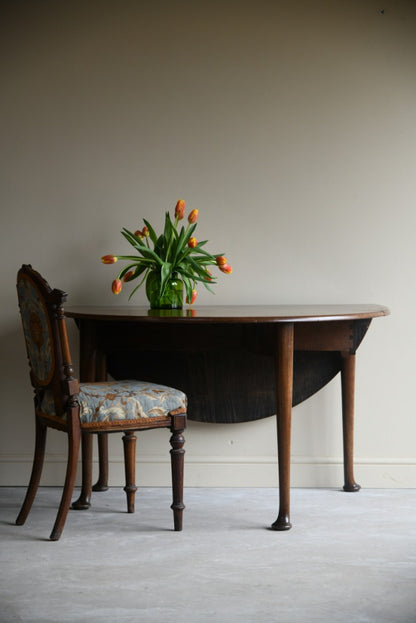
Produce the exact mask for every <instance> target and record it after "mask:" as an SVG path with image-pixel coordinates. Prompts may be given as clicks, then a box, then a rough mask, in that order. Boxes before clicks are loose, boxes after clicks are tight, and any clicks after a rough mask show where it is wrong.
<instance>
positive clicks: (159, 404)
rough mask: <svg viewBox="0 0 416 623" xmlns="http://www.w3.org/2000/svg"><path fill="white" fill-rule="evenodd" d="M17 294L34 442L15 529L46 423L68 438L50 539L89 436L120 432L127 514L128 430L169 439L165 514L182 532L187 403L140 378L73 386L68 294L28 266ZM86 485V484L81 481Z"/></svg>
mask: <svg viewBox="0 0 416 623" xmlns="http://www.w3.org/2000/svg"><path fill="white" fill-rule="evenodd" d="M17 292H18V299H19V307H20V313H21V317H22V323H23V331H24V335H25V340H26V347H27V355H28V360H29V366H30V378H31V382H32V386H33V388H34V393H35V395H34V403H35V405H34V406H35V418H36V443H35V453H34V459H33V468H32V475H31V477H30V482H29V486H28V489H27V492H26V497H25V500H24V502H23V505H22V508H21V510H20V513H19V515H18V517H17V519H16V524H18V525H22V524H24V522H25V521H26V518H27V516H28V514H29V511H30V509H31V507H32V504H33V501H34V498H35V495H36V491H37V489H38V486H39V481H40V477H41V472H42V466H43V460H44V455H45V444H46V433H47V428H48V426H50V427H52V428H55V429H58V430H61V431H63V432H65V433H66V434H67V435H68V461H67V470H66V478H65V485H64V489H63V492H62V498H61V502H60V506H59V509H58V513H57V516H56V520H55V525H54V527H53V530H52V533H51V535H50V539H51V540H52V541H57V540H58V539H59V538H60V536H61V533H62V530H63V528H64V525H65V521H66V517H67V514H68V510H69V505H70V502H71V497H72V493H73V489H74V483H75V477H76V471H77V463H78V454H79V446H80V441H81V438H82V439H83V440H85V441H86V446H87V447H89V448H91V443H90V440H91V435H92V434H93V433H110V432H124V437H123V442H124V444H123V445H124V458H125V469H126V486H125V491H126V495H127V510H128V512H134V496H135V492H136V489H137V487H136V485H135V441H136V437H135V435H134V432H135V431H141V430H150V429H154V428H168V429H170V431H171V433H172V435H171V438H170V443H171V446H172V449H171V450H170V454H171V468H172V492H173V503H172V506H171V508H172V510H173V515H174V529H175V530H182V513H183V509H184V508H185V507H184V504H183V465H184V452H185V451H184V449H183V445H184V441H185V440H184V437H183V435H182V433H183V431H184V429H185V427H186V403H187V399H186V396H185V394H184V393H183V392H181V391H180V390H177V389H173V388H170V387H166V386H164V385H156V384H154V383H145V382H140V381H113V382H107V383H79V382H78V380H77V379H75V378H74V377H73V373H74V372H73V368H72V363H71V355H70V350H69V344H68V336H67V331H66V319H65V313H64V308H63V303H64V302H65V301H66V298H67V295H66V294H65V293H64V292H62V291H61V290H56V289H54V290H52V289H51V288H50V286H49V285H48V283H47V282H46V281H45V280H44V279H43V278H42V277H41V275H40V274H39V273H37V272H36V271H35V270H33V269H32V267H31V266H30V265H23V266H22V268H21V269H20V270H19V272H18V275H17ZM84 486H85V483H84Z"/></svg>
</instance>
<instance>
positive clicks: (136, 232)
mask: <svg viewBox="0 0 416 623" xmlns="http://www.w3.org/2000/svg"><path fill="white" fill-rule="evenodd" d="M134 235H135V236H137V238H140V240H143V236H144V234H143V232H142V231H140V229H138V230H137V231H135V232H134Z"/></svg>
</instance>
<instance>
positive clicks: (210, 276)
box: [205, 268, 212, 281]
mask: <svg viewBox="0 0 416 623" xmlns="http://www.w3.org/2000/svg"><path fill="white" fill-rule="evenodd" d="M205 272H206V275H205V278H206V279H208V281H212V273H211V271H210V270H208V268H207V269H206V271H205Z"/></svg>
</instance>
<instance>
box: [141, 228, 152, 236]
mask: <svg viewBox="0 0 416 623" xmlns="http://www.w3.org/2000/svg"><path fill="white" fill-rule="evenodd" d="M142 236H145V237H146V238H148V237H149V236H150V232H149V228H148V227H146V225H145V226H144V227H143V229H142Z"/></svg>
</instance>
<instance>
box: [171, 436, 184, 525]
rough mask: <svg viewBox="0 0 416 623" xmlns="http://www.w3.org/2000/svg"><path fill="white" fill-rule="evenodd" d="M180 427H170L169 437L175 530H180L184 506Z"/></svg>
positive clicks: (182, 437) (182, 439) (182, 443)
mask: <svg viewBox="0 0 416 623" xmlns="http://www.w3.org/2000/svg"><path fill="white" fill-rule="evenodd" d="M183 430H184V429H183V427H182V428H181V429H179V430H178V429H172V433H173V434H172V437H171V438H170V445H171V446H172V449H171V451H170V457H171V468H172V497H173V502H172V505H171V509H172V510H173V523H174V529H175V530H176V531H180V530H182V515H183V511H184V508H185V505H184V503H183V471H184V456H185V450H184V449H183V445H184V443H185V438H184V436H183V435H182V433H183Z"/></svg>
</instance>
